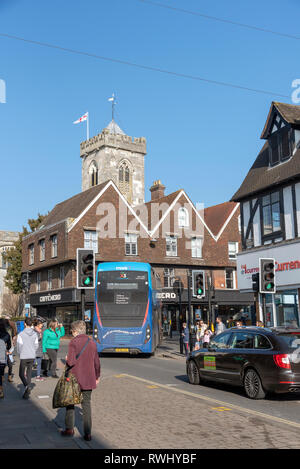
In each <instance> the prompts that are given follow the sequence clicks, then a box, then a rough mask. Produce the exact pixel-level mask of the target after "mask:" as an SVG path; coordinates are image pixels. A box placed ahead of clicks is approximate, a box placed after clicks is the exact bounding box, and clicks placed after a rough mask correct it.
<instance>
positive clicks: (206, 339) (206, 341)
mask: <svg viewBox="0 0 300 469" xmlns="http://www.w3.org/2000/svg"><path fill="white" fill-rule="evenodd" d="M211 336H212V332H211V330H209V329H205V331H204V336H203V339H202V346H203V348H207V347H208V345H209V342H210V337H211Z"/></svg>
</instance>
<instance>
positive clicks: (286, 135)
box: [269, 117, 294, 166]
mask: <svg viewBox="0 0 300 469" xmlns="http://www.w3.org/2000/svg"><path fill="white" fill-rule="evenodd" d="M276 124H277V125H276ZM293 149H294V130H293V129H292V128H291V127H290V126H288V125H285V124H284V122H283V121H282V120H280V119H278V117H277V118H276V119H275V121H274V126H273V130H272V133H271V135H270V137H269V152H270V153H269V154H270V166H275V165H277V164H279V163H281V162H283V161H286V160H287V159H289V158H290V157H291V156H292V154H293Z"/></svg>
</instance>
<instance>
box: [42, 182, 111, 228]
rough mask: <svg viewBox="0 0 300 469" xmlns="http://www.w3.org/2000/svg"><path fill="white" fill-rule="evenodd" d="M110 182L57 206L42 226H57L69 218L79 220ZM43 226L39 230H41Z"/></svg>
mask: <svg viewBox="0 0 300 469" xmlns="http://www.w3.org/2000/svg"><path fill="white" fill-rule="evenodd" d="M108 182H109V181H106V182H104V183H102V184H99V185H98V186H94V187H91V188H90V189H88V190H86V191H83V192H80V193H79V194H76V195H74V196H73V197H71V198H70V199H67V200H64V201H63V202H60V203H59V204H57V205H55V207H54V208H53V210H51V212H50V213H49V215H48V216H47V217H46V218H45V219H44V220H43V223H42V225H41V226H42V227H46V226H49V225H55V224H56V223H59V222H60V221H63V220H66V219H67V218H77V217H78V216H79V215H80V214H81V213H82V212H83V210H84V209H85V208H86V207H87V205H89V204H90V202H91V201H92V200H93V199H94V198H95V197H96V196H97V194H98V193H99V192H101V190H102V189H103V188H104V187H105V186H106V185H107V184H108ZM41 226H40V227H39V228H41Z"/></svg>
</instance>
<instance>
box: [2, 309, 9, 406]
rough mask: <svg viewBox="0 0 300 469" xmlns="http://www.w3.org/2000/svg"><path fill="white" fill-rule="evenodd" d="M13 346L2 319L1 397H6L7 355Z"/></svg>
mask: <svg viewBox="0 0 300 469" xmlns="http://www.w3.org/2000/svg"><path fill="white" fill-rule="evenodd" d="M10 348H11V339H10V335H9V333H8V332H7V329H6V324H5V320H4V319H2V318H1V319H0V399H3V398H4V391H3V376H4V371H5V367H6V365H7V356H8V353H9V350H10Z"/></svg>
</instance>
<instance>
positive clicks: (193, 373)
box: [188, 360, 200, 384]
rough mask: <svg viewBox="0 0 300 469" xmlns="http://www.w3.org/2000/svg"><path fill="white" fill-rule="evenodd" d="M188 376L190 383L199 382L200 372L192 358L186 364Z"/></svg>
mask: <svg viewBox="0 0 300 469" xmlns="http://www.w3.org/2000/svg"><path fill="white" fill-rule="evenodd" d="M188 378H189V382H190V384H200V373H199V370H198V367H197V365H196V363H195V362H194V360H191V361H190V362H189V364H188Z"/></svg>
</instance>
